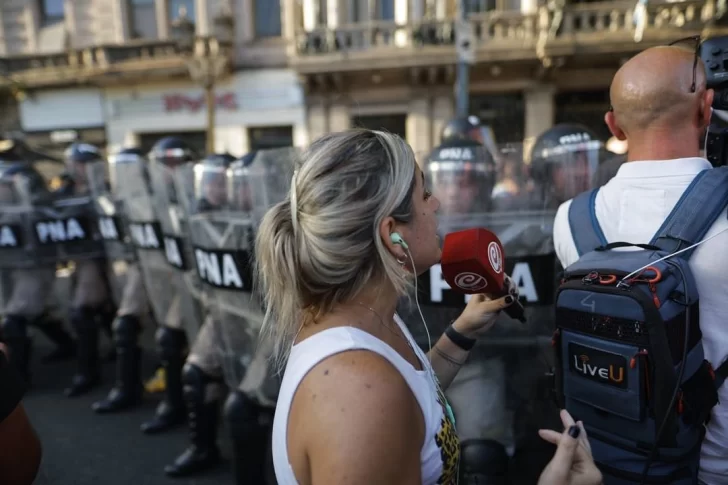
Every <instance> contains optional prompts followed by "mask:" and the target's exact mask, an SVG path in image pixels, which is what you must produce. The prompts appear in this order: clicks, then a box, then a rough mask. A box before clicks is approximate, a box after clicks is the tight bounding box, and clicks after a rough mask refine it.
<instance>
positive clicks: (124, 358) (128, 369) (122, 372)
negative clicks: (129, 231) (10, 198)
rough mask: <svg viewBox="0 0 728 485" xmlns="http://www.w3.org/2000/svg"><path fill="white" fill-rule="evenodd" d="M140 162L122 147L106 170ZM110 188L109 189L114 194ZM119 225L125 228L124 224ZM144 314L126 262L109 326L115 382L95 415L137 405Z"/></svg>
mask: <svg viewBox="0 0 728 485" xmlns="http://www.w3.org/2000/svg"><path fill="white" fill-rule="evenodd" d="M144 163H145V161H144V154H143V152H142V151H141V150H140V149H138V148H126V149H123V150H121V151H120V152H119V153H117V154H116V155H115V156H113V157H110V158H109V171H110V172H111V173H112V174H114V173H115V168H116V166H117V164H138V165H139V166H143V165H144ZM117 178H118V177H113V176H112V184H113V185H116V184H118V183H119V181H118V180H117ZM113 185H112V187H111V189H112V191H116V188H115V187H113ZM119 216H120V219H121V220H122V221H124V222H128V219H127V218H126V217H125V214H124V213H123V212H122V213H121V214H119ZM122 224H123V222H122ZM123 225H125V226H126V227H127V228H128V225H126V224H123ZM113 243H114V246H113V247H114V248H116V247H117V246H116V244H118V241H113ZM108 252H110V251H107V253H108ZM118 252H121V251H118ZM125 256H127V255H126V253H125V252H124V253H122V254H119V255H117V258H118V259H122V258H123V259H128V258H126V257H125ZM110 257H111V255H110ZM147 313H148V302H147V294H146V291H145V288H144V281H143V278H142V274H141V270H140V268H139V263H138V262H137V261H127V270H126V280H125V283H124V288H123V292H122V294H121V301H120V303H119V307H118V309H117V311H116V318H115V319H114V323H113V331H114V345H115V347H116V353H117V361H116V383H115V385H114V387H113V388H112V389H111V391H110V392H109V394H108V396H107V397H106V399H103V400H101V401H97V402H96V403H94V404H93V406H92V409H93V410H94V411H95V412H97V413H113V412H117V411H122V410H125V409H128V408H131V407H134V406H136V405H137V404H139V403H141V399H142V394H143V386H142V378H141V355H142V349H141V346H140V344H139V336H140V334H141V331H142V319H143V318H144V317H145V315H147Z"/></svg>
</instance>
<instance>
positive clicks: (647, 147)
mask: <svg viewBox="0 0 728 485" xmlns="http://www.w3.org/2000/svg"><path fill="white" fill-rule="evenodd" d="M695 55H696V54H695V51H694V50H689V49H686V48H682V47H677V46H664V47H653V48H650V49H647V50H645V51H643V52H641V53H639V54H638V55H636V56H635V57H633V58H632V59H630V60H629V61H627V62H626V63H625V64H624V65H623V66H622V67H621V68H620V69H619V71H617V74H615V76H614V79H613V80H612V85H611V87H610V90H609V97H610V100H611V104H612V109H611V110H610V111H609V112H607V114H606V115H605V118H604V119H605V121H606V123H607V126H608V127H609V130H610V131H611V132H612V134H613V135H614V136H615V137H617V139H619V140H629V148H630V160H649V159H667V158H681V157H688V156H698V153H699V147H700V144H701V143H702V140H703V138H704V136H705V130H706V129H707V127H708V125H709V124H710V115H711V108H710V106H711V104H712V102H713V94H714V93H713V90H712V89H706V85H705V68H704V66H703V63H702V62H697V64H696V63H695ZM694 69H695V76H693V70H694ZM693 79H695V90H694V92H693V91H692V89H691V88H692V84H693Z"/></svg>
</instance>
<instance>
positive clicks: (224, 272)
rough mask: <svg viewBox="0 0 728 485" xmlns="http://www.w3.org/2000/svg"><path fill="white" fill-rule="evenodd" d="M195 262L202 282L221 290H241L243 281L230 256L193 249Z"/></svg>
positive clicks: (233, 259)
mask: <svg viewBox="0 0 728 485" xmlns="http://www.w3.org/2000/svg"><path fill="white" fill-rule="evenodd" d="M195 260H196V261H197V272H198V274H199V276H200V279H202V280H203V281H206V282H207V283H209V284H211V285H213V286H219V287H221V288H231V289H243V279H242V278H241V277H240V273H239V272H238V267H237V265H236V264H235V258H233V255H232V254H229V253H213V252H209V251H204V250H202V249H195Z"/></svg>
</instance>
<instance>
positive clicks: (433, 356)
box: [427, 320, 470, 391]
mask: <svg viewBox="0 0 728 485" xmlns="http://www.w3.org/2000/svg"><path fill="white" fill-rule="evenodd" d="M452 326H453V328H454V329H455V331H457V332H459V333H461V334H462V333H464V332H462V331H460V330H458V329H459V327H460V325H459V323H458V321H457V320H455V321H454V322H453V324H452ZM468 355H470V351H469V350H464V349H463V348H462V347H459V346H458V345H456V344H455V343H454V342H453V341H452V340H450V337H448V336H447V335H445V334H444V333H443V334H442V336H441V337H440V338H439V339H438V341H437V342H435V345H433V346H432V349H430V351H429V352H428V353H427V357H428V358H429V359H430V363H431V365H432V370H434V371H435V375H436V376H437V380H438V381H439V382H440V387H442V390H443V391H444V390H445V389H447V388H448V387H449V386H450V384H452V381H453V379H455V376H456V375H457V373H458V371H460V368H461V367H462V366H463V364H465V361H466V360H467V359H468Z"/></svg>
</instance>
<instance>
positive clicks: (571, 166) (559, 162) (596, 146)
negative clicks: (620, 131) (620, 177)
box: [530, 123, 604, 210]
mask: <svg viewBox="0 0 728 485" xmlns="http://www.w3.org/2000/svg"><path fill="white" fill-rule="evenodd" d="M603 147H604V144H603V143H602V142H601V141H600V140H599V137H598V136H597V135H596V134H595V133H594V132H593V131H592V130H590V129H589V128H587V127H586V126H583V125H579V124H575V123H561V124H558V125H556V126H554V127H552V128H550V129H548V130H546V131H545V132H543V133H542V134H541V135H540V136H539V137H538V138H537V139H536V141H535V142H534V144H533V147H532V149H531V157H530V158H531V177H533V180H534V181H535V182H536V191H535V197H536V199H537V200H540V203H541V204H542V205H541V207H539V208H542V209H553V210H555V209H557V208H558V207H559V206H560V205H561V204H562V203H563V202H565V201H567V200H569V199H571V198H573V197H575V196H576V195H578V194H580V193H582V192H584V191H586V190H589V189H590V188H591V182H592V176H593V175H594V173H596V171H597V169H598V167H599V163H600V161H601V158H602V157H603V154H604V150H603Z"/></svg>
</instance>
